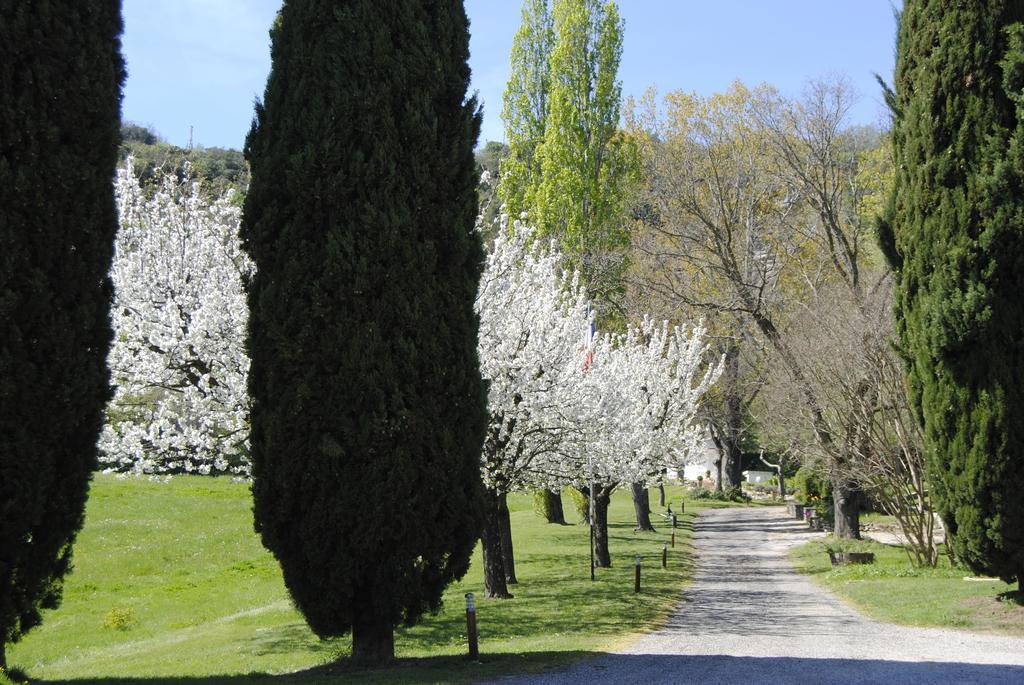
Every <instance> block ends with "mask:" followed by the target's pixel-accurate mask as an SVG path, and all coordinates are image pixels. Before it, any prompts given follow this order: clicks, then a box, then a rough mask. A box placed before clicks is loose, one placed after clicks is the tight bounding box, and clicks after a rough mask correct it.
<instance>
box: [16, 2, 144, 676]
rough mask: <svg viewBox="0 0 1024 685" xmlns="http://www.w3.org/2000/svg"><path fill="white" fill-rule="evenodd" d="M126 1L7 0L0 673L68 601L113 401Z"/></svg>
mask: <svg viewBox="0 0 1024 685" xmlns="http://www.w3.org/2000/svg"><path fill="white" fill-rule="evenodd" d="M120 34H121V12H120V2H119V0H59V1H58V0H55V1H52V2H19V1H18V0H0V666H4V646H5V644H6V643H9V642H14V641H16V640H18V639H19V638H20V637H21V636H22V635H23V634H24V633H25V632H26V631H27V630H29V629H30V628H32V627H34V626H36V625H38V624H39V623H40V621H41V616H40V611H41V610H42V609H48V608H53V607H56V606H57V604H58V603H59V602H60V598H61V584H62V579H63V577H64V575H65V574H66V573H67V572H68V570H69V569H70V566H71V546H72V543H73V542H74V540H75V535H76V534H77V532H78V530H79V529H80V528H81V527H82V522H83V515H84V508H85V500H86V495H87V493H88V489H89V479H90V474H91V473H92V471H93V469H94V468H95V465H96V440H97V438H98V437H99V433H100V429H101V428H102V425H103V408H104V405H105V404H106V401H107V399H108V398H109V396H110V389H109V385H110V382H109V375H108V372H107V366H106V356H107V350H108V348H109V345H110V339H111V331H110V321H109V314H110V301H111V294H112V288H111V284H110V280H109V278H108V272H109V270H110V262H111V258H112V256H113V245H114V235H115V232H116V230H117V214H116V210H115V205H114V191H113V176H114V169H115V165H116V163H117V147H118V144H119V142H120V118H121V116H120V115H121V111H120V110H121V84H122V82H123V81H124V64H123V61H122V59H121V52H120Z"/></svg>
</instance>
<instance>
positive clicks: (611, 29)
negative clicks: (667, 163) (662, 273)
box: [499, 0, 640, 302]
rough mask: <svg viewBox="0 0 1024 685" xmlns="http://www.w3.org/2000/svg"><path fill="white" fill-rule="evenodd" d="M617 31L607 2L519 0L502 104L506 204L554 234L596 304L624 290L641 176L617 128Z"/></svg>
mask: <svg viewBox="0 0 1024 685" xmlns="http://www.w3.org/2000/svg"><path fill="white" fill-rule="evenodd" d="M622 34H623V22H622V20H621V19H620V18H619V12H618V8H617V6H616V4H615V3H614V2H611V1H610V0H555V2H554V4H553V6H552V5H550V4H549V3H548V1H547V0H527V1H526V2H525V3H524V5H523V23H522V25H521V26H520V28H519V31H518V32H517V34H516V37H515V39H514V41H513V45H512V56H511V75H510V77H509V81H508V86H507V88H506V91H505V97H504V108H503V110H502V118H503V120H504V121H505V130H506V135H507V136H508V140H509V148H510V154H509V158H508V160H507V161H506V163H505V165H504V166H503V168H502V175H501V186H500V187H499V194H500V196H501V199H502V201H503V202H504V203H505V207H506V210H507V211H508V212H509V214H511V215H513V216H516V215H519V214H520V213H522V212H523V211H526V212H527V213H528V215H529V217H530V223H531V224H534V225H536V227H537V229H538V234H537V235H538V237H551V238H555V239H557V240H558V241H559V242H560V243H561V248H562V251H563V253H564V254H565V256H566V260H567V265H568V267H569V268H574V269H575V268H578V269H580V271H581V274H582V277H583V280H584V282H585V283H586V284H587V286H588V288H589V289H590V291H591V292H592V293H593V294H594V296H595V297H596V299H597V300H599V301H600V302H608V301H610V300H612V299H614V296H615V295H616V294H617V293H619V292H620V291H621V289H622V277H623V272H624V271H623V270H624V267H625V255H626V251H627V248H628V245H629V239H628V235H627V233H626V230H625V228H624V223H625V222H624V219H625V214H626V199H627V190H628V188H629V187H630V184H631V183H632V182H633V181H634V180H636V179H637V177H638V176H639V159H640V158H639V154H638V148H637V146H636V145H635V144H634V143H633V141H632V140H631V139H630V138H629V137H628V136H626V135H625V134H624V133H623V132H622V131H621V129H620V128H619V113H620V103H621V97H622V84H621V82H620V81H619V80H618V69H619V61H620V59H621V57H622Z"/></svg>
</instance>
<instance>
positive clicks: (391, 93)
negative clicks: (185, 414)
mask: <svg viewBox="0 0 1024 685" xmlns="http://www.w3.org/2000/svg"><path fill="white" fill-rule="evenodd" d="M271 38H272V57H273V66H272V69H271V73H270V77H269V79H268V81H267V87H266V93H265V96H264V100H263V103H262V104H261V105H257V108H256V117H255V120H254V122H253V127H252V130H251V132H250V133H249V137H248V139H247V141H246V149H245V154H246V157H247V159H248V160H249V162H250V164H251V166H252V184H251V186H250V190H249V193H248V196H247V198H246V203H245V209H244V218H243V222H242V238H243V241H244V244H245V246H246V249H247V250H248V251H249V252H250V254H251V255H252V257H253V259H254V261H255V263H256V267H257V272H256V274H255V276H254V277H253V278H252V280H251V282H250V284H249V304H250V311H251V318H250V324H249V326H250V330H249V337H248V348H249V353H250V356H251V360H252V366H251V371H250V376H249V389H250V394H251V397H252V401H253V407H252V415H251V417H252V418H251V423H252V438H251V439H252V462H253V496H254V515H255V525H256V530H257V531H258V532H259V533H260V534H261V536H262V539H263V543H264V545H265V546H266V547H267V548H268V549H270V550H271V551H272V552H273V553H274V555H275V556H276V557H277V559H278V560H279V562H280V564H281V568H282V569H283V572H284V579H285V583H286V585H287V586H288V589H289V592H290V593H291V595H292V598H293V599H294V601H295V603H296V605H297V606H298V608H299V610H300V611H302V613H303V614H304V616H305V618H306V620H307V622H308V623H309V625H310V627H311V628H312V629H313V630H314V631H315V632H316V633H317V634H318V635H320V636H337V635H342V634H345V633H347V632H349V631H351V632H352V655H353V658H354V659H357V660H370V661H378V660H383V659H388V658H390V657H391V656H392V655H393V654H394V641H393V628H394V626H396V625H397V624H399V623H406V624H411V623H414V622H415V621H417V620H418V619H419V618H420V617H421V616H422V615H423V614H424V613H425V612H427V611H431V610H436V609H437V608H438V606H439V604H440V599H441V593H442V591H443V589H444V588H445V587H446V586H447V585H448V584H449V583H450V582H451V581H453V580H455V579H457V578H460V577H461V576H462V575H463V574H464V573H465V572H466V570H467V568H468V566H469V559H470V555H471V552H472V550H473V546H474V543H475V541H476V539H477V536H478V533H479V529H478V521H479V513H480V506H481V491H482V486H481V483H480V475H479V468H480V449H481V445H482V444H483V436H484V430H485V427H486V423H487V414H486V387H485V385H484V383H483V381H482V380H481V377H480V370H479V363H478V360H477V353H476V336H477V326H478V320H477V317H476V315H475V313H474V311H473V302H474V299H475V296H476V289H477V284H478V281H479V278H480V274H481V270H482V265H483V250H482V247H481V244H480V239H479V236H478V235H477V234H476V233H475V232H474V231H473V224H474V218H475V215H476V211H477V196H476V182H477V177H476V170H475V165H474V159H473V146H474V144H475V141H476V138H477V135H478V133H479V126H480V117H479V114H478V113H477V108H476V102H475V100H474V99H469V100H467V99H466V88H467V86H468V83H469V67H468V64H467V60H468V55H469V34H468V21H467V19H466V15H465V11H464V9H463V6H462V2H461V1H459V0H386V1H384V2H382V1H381V0H287V1H286V2H285V4H284V6H283V8H282V10H281V12H280V14H279V16H278V18H277V20H276V22H275V24H274V27H273V29H272V31H271Z"/></svg>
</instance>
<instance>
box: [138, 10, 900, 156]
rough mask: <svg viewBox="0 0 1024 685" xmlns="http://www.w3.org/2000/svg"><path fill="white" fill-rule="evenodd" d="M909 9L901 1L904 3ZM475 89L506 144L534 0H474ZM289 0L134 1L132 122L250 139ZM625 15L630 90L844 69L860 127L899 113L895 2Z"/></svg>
mask: <svg viewBox="0 0 1024 685" xmlns="http://www.w3.org/2000/svg"><path fill="white" fill-rule="evenodd" d="M894 1H895V2H896V3H897V4H896V5H895V7H898V6H899V2H900V0H894ZM465 4H466V12H467V14H468V15H469V19H470V34H471V36H470V60H469V62H470V68H471V69H472V72H473V76H472V84H471V86H470V90H471V91H476V92H477V93H478V96H479V99H480V101H481V102H482V104H483V110H484V123H483V130H482V132H481V135H480V143H481V144H482V143H483V142H484V141H487V140H504V127H503V125H502V122H501V118H500V113H501V95H502V92H503V91H504V89H505V82H506V80H507V79H508V56H509V51H510V49H511V47H512V38H513V36H514V35H515V32H516V29H517V28H518V27H519V23H520V18H521V15H520V11H521V3H520V0H466V3H465ZM280 5H281V1H280V0H124V5H123V6H124V20H125V31H124V35H123V37H122V42H123V49H124V55H125V59H126V60H127V62H128V80H127V82H126V84H125V91H124V103H123V117H124V119H125V120H126V121H132V122H135V123H138V124H143V125H147V126H150V127H152V128H153V129H155V130H156V131H157V133H159V134H160V135H161V136H163V138H164V139H166V140H167V141H168V142H170V143H173V144H176V145H181V146H184V145H187V144H188V143H189V140H190V138H191V141H192V142H193V144H195V145H203V146H206V147H229V148H241V146H242V144H243V141H244V139H245V134H246V133H247V132H248V130H249V125H250V122H251V121H252V113H253V102H254V101H255V100H256V99H257V98H259V97H262V94H263V89H264V86H265V85H266V79H267V74H268V73H269V71H270V39H269V34H268V31H269V28H270V25H271V23H272V22H273V19H274V15H275V14H276V13H277V10H278V9H279V8H280ZM619 11H620V14H621V15H622V18H623V19H624V21H625V36H624V40H623V54H622V64H621V65H620V67H619V77H620V79H621V80H622V93H623V97H624V98H625V97H628V96H635V97H639V96H641V95H642V94H643V93H644V91H646V90H647V89H648V88H649V87H652V86H653V87H656V88H657V90H658V92H659V93H667V92H669V91H673V90H685V91H693V92H696V93H698V94H700V95H710V94H711V93H715V92H720V91H722V90H725V89H726V88H727V87H728V86H729V85H730V84H731V83H732V82H733V81H735V80H736V79H740V80H742V81H743V82H744V83H746V84H747V85H751V86H752V85H756V84H758V83H761V82H768V83H771V84H773V85H775V86H777V87H778V88H779V89H780V90H781V91H782V92H783V93H784V94H788V95H799V93H800V91H801V89H802V87H803V86H804V84H805V83H806V82H807V80H808V79H811V78H817V77H822V76H830V75H840V76H844V77H846V78H847V79H848V80H849V81H850V83H851V84H852V85H853V87H854V89H855V90H856V91H857V92H858V93H859V95H860V100H859V101H858V103H857V104H856V106H855V107H854V108H853V109H852V110H851V112H850V115H849V116H850V123H856V124H878V123H883V122H884V121H885V111H884V106H883V104H882V97H881V94H880V92H879V87H878V85H877V83H876V82H875V78H874V74H876V73H877V74H880V75H882V76H883V77H884V78H885V79H886V80H887V81H891V80H892V71H893V65H894V53H893V45H894V42H895V32H896V22H895V18H894V11H895V10H894V4H893V3H892V2H890V0H619Z"/></svg>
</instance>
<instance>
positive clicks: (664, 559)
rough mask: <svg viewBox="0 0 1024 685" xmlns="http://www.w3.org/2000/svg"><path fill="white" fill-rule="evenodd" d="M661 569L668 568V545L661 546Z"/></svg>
mask: <svg viewBox="0 0 1024 685" xmlns="http://www.w3.org/2000/svg"><path fill="white" fill-rule="evenodd" d="M661 567H662V568H668V544H667V543H666V544H664V545H662V546H661Z"/></svg>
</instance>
